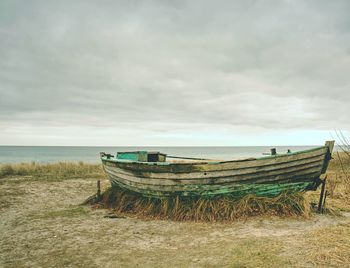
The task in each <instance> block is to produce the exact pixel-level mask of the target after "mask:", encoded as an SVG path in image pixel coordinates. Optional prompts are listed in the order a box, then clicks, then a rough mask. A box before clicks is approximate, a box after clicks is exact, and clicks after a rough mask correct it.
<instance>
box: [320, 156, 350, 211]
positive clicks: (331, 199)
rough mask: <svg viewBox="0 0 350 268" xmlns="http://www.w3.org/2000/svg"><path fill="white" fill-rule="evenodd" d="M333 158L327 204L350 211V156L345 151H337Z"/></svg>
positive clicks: (329, 173)
mask: <svg viewBox="0 0 350 268" xmlns="http://www.w3.org/2000/svg"><path fill="white" fill-rule="evenodd" d="M333 158H334V159H333V160H332V161H331V162H330V165H329V167H328V171H327V175H328V176H327V186H326V190H327V192H328V196H327V204H328V206H329V207H330V208H333V209H340V210H345V211H349V210H350V198H349V195H350V157H349V156H348V154H347V153H345V152H337V153H335V154H333ZM317 193H318V192H317Z"/></svg>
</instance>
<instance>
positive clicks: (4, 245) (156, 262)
mask: <svg viewBox="0 0 350 268" xmlns="http://www.w3.org/2000/svg"><path fill="white" fill-rule="evenodd" d="M103 183H104V184H105V185H106V184H107V183H108V182H106V181H104V182H103ZM95 187H96V180H95V179H75V180H65V181H60V182H59V181H57V182H49V181H31V180H30V179H29V178H24V179H23V178H4V179H0V267H254V266H260V267H281V266H295V267H313V266H314V263H312V262H309V261H308V259H307V256H306V255H307V254H308V253H307V251H306V248H305V244H306V242H307V241H305V239H306V238H305V237H307V235H308V234H309V233H310V232H312V231H314V230H319V229H320V228H328V227H331V226H338V225H341V226H344V225H347V224H349V222H350V216H349V215H348V214H345V216H344V217H332V216H325V215H317V216H314V217H312V218H310V219H303V218H292V219H290V218H289V219H279V218H254V219H249V220H240V221H237V222H234V223H195V222H172V221H146V220H142V219H136V218H116V219H111V218H104V216H105V215H106V214H107V213H108V211H106V210H103V209H99V210H93V209H91V208H89V207H86V206H80V205H79V204H80V203H81V202H82V201H83V200H84V199H85V198H87V197H88V196H89V195H91V194H92V193H94V192H95V190H96V189H95ZM339 266H342V263H340V264H339Z"/></svg>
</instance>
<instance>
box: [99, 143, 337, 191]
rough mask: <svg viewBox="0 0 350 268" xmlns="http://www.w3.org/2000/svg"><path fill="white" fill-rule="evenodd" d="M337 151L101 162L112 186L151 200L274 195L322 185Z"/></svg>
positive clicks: (325, 148)
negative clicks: (242, 157)
mask: <svg viewBox="0 0 350 268" xmlns="http://www.w3.org/2000/svg"><path fill="white" fill-rule="evenodd" d="M333 145H334V142H328V143H326V145H325V146H322V147H319V148H315V149H312V150H307V151H303V152H298V153H292V154H286V155H275V156H270V157H265V158H260V159H253V160H238V161H221V162H211V161H207V162H200V163H196V162H188V163H183V162H181V163H169V162H165V163H159V162H157V163H148V162H133V161H119V160H117V159H106V158H103V157H102V162H103V166H104V169H105V171H106V173H107V174H108V176H109V178H110V181H111V183H112V185H119V186H121V187H124V188H126V189H129V190H132V191H135V192H139V193H142V194H145V195H149V196H169V195H185V196H193V195H218V194H239V193H248V192H251V191H253V192H254V191H256V192H259V193H265V192H266V193H270V194H271V193H277V192H279V191H282V190H283V189H295V190H305V189H309V188H313V187H314V186H315V185H317V181H318V178H319V176H320V175H321V174H322V173H323V172H325V170H326V169H327V166H328V162H329V160H330V158H331V157H330V156H331V152H332V149H333ZM288 187H289V188H288Z"/></svg>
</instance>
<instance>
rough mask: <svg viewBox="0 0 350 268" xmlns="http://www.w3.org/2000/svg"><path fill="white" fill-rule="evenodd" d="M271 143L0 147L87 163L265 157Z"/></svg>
mask: <svg viewBox="0 0 350 268" xmlns="http://www.w3.org/2000/svg"><path fill="white" fill-rule="evenodd" d="M314 147H318V146H275V147H274V148H276V149H277V153H285V152H287V150H288V149H290V150H291V151H292V152H296V151H301V150H306V149H310V148H314ZM271 148H272V147H271V146H239V147H238V146H230V147H72V146H0V163H20V162H32V161H35V162H38V163H47V162H59V161H63V162H67V161H69V162H71V161H73V162H78V161H83V162H88V163H99V162H100V156H99V152H106V153H110V154H113V155H114V154H115V153H116V152H118V151H137V150H145V151H147V150H149V151H160V152H162V153H166V154H168V155H173V156H185V157H199V158H208V159H218V160H230V159H242V158H249V157H262V156H263V153H269V152H270V149H271Z"/></svg>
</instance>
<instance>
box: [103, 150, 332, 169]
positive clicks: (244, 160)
mask: <svg viewBox="0 0 350 268" xmlns="http://www.w3.org/2000/svg"><path fill="white" fill-rule="evenodd" d="M325 148H329V147H328V146H326V145H323V146H320V147H315V148H311V149H307V150H303V151H298V152H292V153H286V154H276V155H270V156H264V157H257V158H247V159H237V160H227V161H220V160H219V161H217V160H213V161H201V162H141V161H134V160H127V159H117V158H107V157H106V156H101V160H103V161H106V162H112V163H125V164H138V165H149V166H172V165H174V166H177V165H213V164H225V163H240V162H249V161H261V160H266V159H276V158H281V157H288V156H292V155H299V154H304V153H310V152H314V151H317V150H321V149H325Z"/></svg>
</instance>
